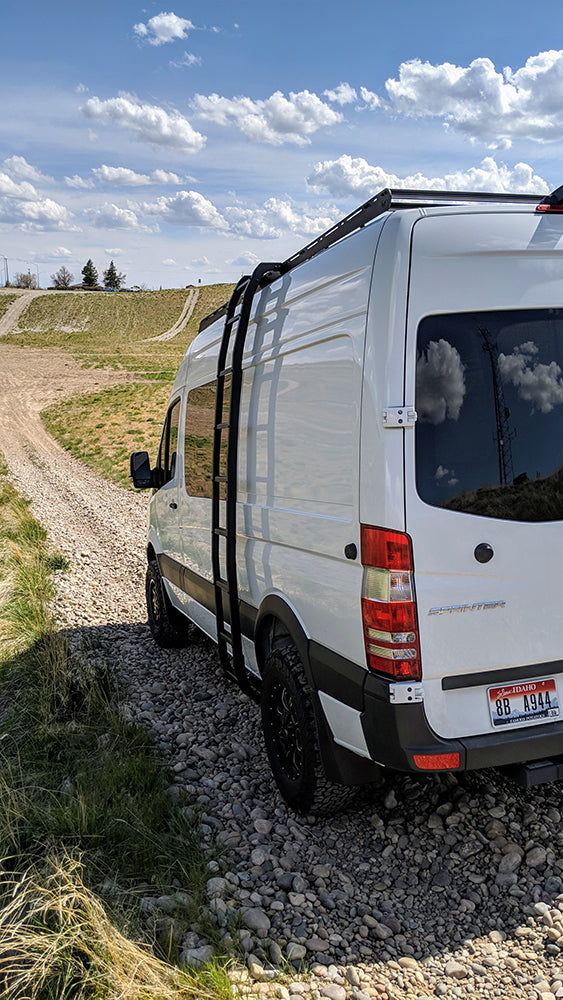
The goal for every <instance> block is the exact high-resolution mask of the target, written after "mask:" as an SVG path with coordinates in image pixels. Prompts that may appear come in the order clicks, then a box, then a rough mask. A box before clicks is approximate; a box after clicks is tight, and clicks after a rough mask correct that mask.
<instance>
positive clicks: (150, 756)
mask: <svg viewBox="0 0 563 1000" xmlns="http://www.w3.org/2000/svg"><path fill="white" fill-rule="evenodd" d="M65 568H66V561H65V559H64V557H62V556H60V555H58V554H57V553H54V554H53V553H51V552H50V551H49V549H48V546H47V541H46V536H45V532H44V530H43V529H42V528H41V527H40V526H39V525H38V524H37V522H35V521H34V519H33V518H32V516H31V514H30V511H29V504H28V503H27V502H26V501H25V500H23V499H22V498H21V497H20V496H19V495H18V494H17V492H16V491H15V490H14V488H13V487H12V485H11V484H10V482H9V481H8V479H7V475H6V468H5V466H4V464H3V463H0V941H1V942H2V944H1V946H0V992H1V994H2V996H3V997H5V998H6V1000H21V998H22V997H24V996H26V997H30V998H32V997H36V998H37V1000H55V998H56V1000H63V998H68V1000H71V998H73V1000H77V998H82V1000H106V998H107V1000H113V998H116V997H118V996H119V997H127V998H130V1000H150V998H154V1000H167V998H170V1000H172V998H183V997H202V998H203V997H206V998H207V997H210V998H211V997H214V998H218V997H220V996H226V995H228V994H227V992H226V987H225V988H224V986H225V982H224V981H223V980H225V977H224V974H223V980H222V979H221V975H222V974H221V973H220V972H216V973H214V977H215V978H214V980H213V982H211V981H210V980H209V978H207V979H206V978H205V977H204V978H201V977H195V978H194V976H193V975H192V976H188V975H184V974H183V973H179V972H178V970H177V969H174V968H173V967H172V966H170V965H169V964H168V959H170V958H175V957H176V955H177V947H178V941H179V939H180V938H181V933H180V931H181V927H182V926H184V929H188V927H189V926H190V925H191V926H193V925H194V921H197V920H198V919H199V918H198V914H199V913H200V911H201V910H202V908H203V907H204V905H205V903H206V895H205V884H206V881H207V879H208V878H209V877H210V871H209V868H208V864H207V860H206V857H205V854H204V851H203V848H202V843H201V831H200V826H199V821H198V818H197V812H196V811H195V810H194V808H193V806H192V805H190V804H188V803H186V802H185V800H182V798H181V797H178V796H176V795H174V796H171V795H170V794H169V792H168V788H169V785H170V780H171V779H170V775H169V774H168V768H167V763H166V761H165V760H164V758H163V757H162V756H160V755H159V753H158V752H157V750H156V749H155V746H154V744H153V742H152V740H151V738H150V735H149V733H148V732H147V731H145V730H144V729H143V728H141V727H140V726H137V725H135V724H132V723H130V722H128V721H126V719H125V717H124V715H123V714H122V712H121V711H120V709H119V686H118V682H117V680H116V677H115V675H114V673H113V672H112V669H111V667H110V665H108V663H107V662H106V661H104V659H103V658H102V657H101V656H99V655H98V654H97V653H96V650H95V649H94V648H92V647H85V646H81V645H80V643H77V642H76V641H73V642H72V643H71V642H70V641H69V640H68V638H67V637H66V636H65V634H64V633H61V632H60V631H59V630H57V627H56V624H55V622H54V621H53V617H52V613H51V610H50V606H51V601H52V597H53V584H52V573H53V571H54V570H55V569H59V570H61V569H62V570H64V569H65ZM179 887H180V889H181V891H182V892H183V893H184V896H182V900H181V906H180V910H179V914H175V916H174V919H173V920H172V923H171V924H170V926H168V924H166V926H165V927H164V928H163V927H162V926H159V923H158V920H155V921H154V923H153V925H152V926H149V925H148V924H147V921H146V920H144V919H143V918H142V915H141V910H140V907H139V905H138V900H139V896H141V895H144V896H153V897H154V898H157V897H158V896H160V895H162V894H167V893H175V892H177V891H178V889H179ZM157 912H158V911H157ZM166 919H168V920H170V919H171V918H166ZM181 920H183V921H184V924H182V923H181ZM178 921H180V922H179V923H178ZM190 922H191V924H190ZM161 923H162V920H161ZM208 923H209V922H208ZM206 932H207V935H208V937H209V935H210V934H211V930H210V927H209V926H207V925H206ZM131 934H134V935H135V936H136V937H141V938H143V939H144V941H145V943H144V944H143V945H141V946H139V945H137V944H135V943H134V942H133V941H132V940H130V936H131ZM155 942H156V944H157V946H158V950H159V953H160V958H159V957H158V955H156V957H155V952H154V951H153V949H152V948H151V947H150V945H151V944H154V943H155ZM162 959H165V961H162Z"/></svg>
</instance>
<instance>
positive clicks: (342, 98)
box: [323, 83, 358, 107]
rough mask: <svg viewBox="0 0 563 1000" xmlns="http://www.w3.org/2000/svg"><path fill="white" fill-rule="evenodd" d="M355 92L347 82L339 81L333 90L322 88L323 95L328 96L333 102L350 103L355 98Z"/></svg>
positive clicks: (341, 104)
mask: <svg viewBox="0 0 563 1000" xmlns="http://www.w3.org/2000/svg"><path fill="white" fill-rule="evenodd" d="M357 96H358V95H357V93H356V91H355V90H354V88H353V87H351V86H350V84H349V83H340V84H339V85H338V87H335V88H334V90H323V97H328V99H329V101H332V103H333V104H340V106H341V107H342V106H343V105H344V104H351V103H352V101H355V100H356V98H357Z"/></svg>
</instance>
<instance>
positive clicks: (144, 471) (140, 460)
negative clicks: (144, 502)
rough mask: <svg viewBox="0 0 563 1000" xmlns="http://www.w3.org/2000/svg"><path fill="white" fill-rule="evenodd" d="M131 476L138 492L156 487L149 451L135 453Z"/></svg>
mask: <svg viewBox="0 0 563 1000" xmlns="http://www.w3.org/2000/svg"><path fill="white" fill-rule="evenodd" d="M129 468H130V476H131V479H132V480H133V486H134V487H135V489H136V490H149V489H150V488H151V486H154V478H153V474H152V472H151V465H150V461H149V453H148V451H134V452H133V454H132V455H131V461H130V466H129Z"/></svg>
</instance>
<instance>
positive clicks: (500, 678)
mask: <svg viewBox="0 0 563 1000" xmlns="http://www.w3.org/2000/svg"><path fill="white" fill-rule="evenodd" d="M561 673H563V660H552V661H551V662H550V663H530V664H527V665H526V664H525V665H524V666H523V667H507V668H506V669H505V668H503V669H501V670H485V671H484V672H482V673H480V674H478V673H475V674H460V675H459V676H457V677H455V676H454V677H443V678H442V691H458V690H460V689H461V688H468V687H481V686H483V687H484V686H485V684H487V685H492V684H509V683H510V681H525V680H530V679H531V678H532V677H546V676H549V675H550V674H561Z"/></svg>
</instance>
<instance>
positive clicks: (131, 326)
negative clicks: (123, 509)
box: [0, 284, 232, 488]
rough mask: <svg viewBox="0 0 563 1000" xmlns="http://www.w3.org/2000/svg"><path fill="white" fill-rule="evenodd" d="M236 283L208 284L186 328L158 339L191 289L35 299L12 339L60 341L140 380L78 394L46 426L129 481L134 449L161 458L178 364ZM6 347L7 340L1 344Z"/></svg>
mask: <svg viewBox="0 0 563 1000" xmlns="http://www.w3.org/2000/svg"><path fill="white" fill-rule="evenodd" d="M231 289H232V285H224V284H220V285H205V286H203V287H202V288H200V290H199V297H198V301H197V304H196V307H195V309H194V312H193V315H192V317H191V319H190V321H189V323H188V324H187V326H186V328H185V329H184V330H183V331H182V332H181V333H179V334H178V335H177V336H176V337H174V339H173V340H169V341H164V342H154V341H151V340H150V339H148V338H150V337H157V336H159V335H160V334H162V333H165V332H166V331H167V330H169V329H170V328H171V327H172V326H173V325H174V323H175V322H176V321H177V320H178V318H179V316H180V314H181V312H182V309H183V307H184V303H185V301H186V298H187V295H188V291H187V290H186V289H169V290H166V291H161V292H131V293H127V292H123V293H121V292H120V293H119V294H113V293H108V292H90V293H88V294H83V295H73V294H69V293H65V292H59V293H54V294H53V295H42V296H39V297H37V298H36V299H33V301H32V302H31V303H30V305H29V306H28V307H27V309H26V310H25V311H24V312H23V313H22V315H21V316H20V319H19V326H18V328H17V330H16V331H14V332H13V333H11V334H10V335H9V336H8V337H7V341H8V342H9V343H10V344H20V345H25V346H29V347H43V348H52V347H56V348H60V349H62V350H65V351H67V352H69V353H70V354H72V355H73V356H74V357H75V358H76V359H77V360H78V361H80V363H81V364H83V365H87V366H93V367H108V366H109V367H113V368H119V369H125V370H128V371H133V372H136V373H138V375H139V382H138V383H136V384H133V385H127V386H119V387H117V388H114V389H108V390H105V391H102V392H99V391H98V392H95V393H91V394H88V395H84V396H76V397H74V398H72V399H70V400H66V401H64V402H61V403H57V404H56V405H54V406H51V407H49V409H48V410H46V411H44V413H43V414H42V416H43V419H44V422H45V425H46V427H47V429H48V430H49V431H50V433H51V434H53V435H54V437H56V438H57V440H59V441H60V443H61V444H62V445H63V446H64V447H65V448H67V449H68V450H69V451H71V452H72V453H73V454H74V455H76V457H77V458H80V459H82V460H83V461H85V462H86V463H87V464H88V465H91V466H92V467H93V468H95V469H97V470H98V471H99V472H102V473H103V474H104V475H105V476H107V477H108V478H110V479H113V480H114V481H115V482H117V483H119V484H120V485H122V486H125V487H126V488H128V487H129V455H130V453H131V452H132V451H140V450H144V449H146V450H147V451H148V452H149V454H150V455H151V458H153V459H154V457H155V456H156V451H157V448H158V442H159V440H160V431H161V427H162V420H163V417H164V412H165V408H166V403H167V400H168V396H169V394H170V389H171V386H172V383H173V381H174V376H175V374H176V371H177V368H178V365H179V363H180V361H181V359H182V357H183V355H184V353H185V351H186V348H187V346H188V344H190V343H191V341H192V340H193V338H194V337H195V335H196V334H197V331H198V327H199V324H200V322H201V320H202V319H203V318H204V317H205V316H207V315H208V314H209V313H210V312H212V311H213V310H214V309H216V308H217V307H218V306H220V305H222V304H223V303H224V302H226V301H227V299H228V297H229V295H230V292H231ZM0 350H1V345H0Z"/></svg>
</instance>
